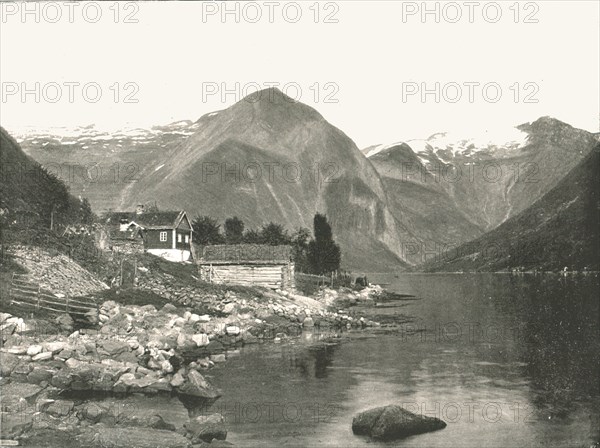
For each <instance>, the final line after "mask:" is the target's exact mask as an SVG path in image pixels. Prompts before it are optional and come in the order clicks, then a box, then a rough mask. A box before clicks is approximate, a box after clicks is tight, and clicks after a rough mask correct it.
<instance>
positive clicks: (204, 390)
mask: <svg viewBox="0 0 600 448" xmlns="http://www.w3.org/2000/svg"><path fill="white" fill-rule="evenodd" d="M177 389H178V391H179V393H181V394H183V395H192V396H194V397H200V398H209V399H212V398H218V397H220V396H221V392H220V391H219V390H218V389H216V388H215V387H214V386H213V385H211V384H210V383H209V382H208V381H206V380H205V379H204V377H203V376H202V375H200V373H198V372H197V371H195V370H191V371H190V372H189V373H188V381H187V382H186V383H184V384H183V385H182V386H179V387H178V388H177Z"/></svg>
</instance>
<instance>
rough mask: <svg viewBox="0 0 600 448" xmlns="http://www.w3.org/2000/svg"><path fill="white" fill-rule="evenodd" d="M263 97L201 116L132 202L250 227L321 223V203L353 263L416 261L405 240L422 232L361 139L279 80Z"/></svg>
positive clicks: (134, 188)
mask: <svg viewBox="0 0 600 448" xmlns="http://www.w3.org/2000/svg"><path fill="white" fill-rule="evenodd" d="M258 97H259V99H258V100H256V95H252V96H251V97H248V98H246V99H242V100H241V101H239V102H238V103H236V104H234V105H233V106H231V107H229V108H228V109H225V110H222V111H219V112H213V113H210V114H206V115H204V116H203V117H201V118H200V119H199V120H198V121H197V122H196V123H195V126H196V127H197V130H196V131H195V132H194V133H193V134H192V135H190V136H189V137H188V138H187V139H186V140H185V141H184V142H183V143H182V144H181V145H179V146H176V147H173V148H170V149H167V150H165V151H164V152H163V153H161V154H159V155H158V157H156V158H155V159H154V164H153V166H149V167H147V168H146V169H144V170H142V171H141V172H140V176H139V181H138V182H136V183H134V184H132V185H131V187H130V188H129V189H128V191H127V195H126V197H125V199H124V201H123V203H122V205H123V206H124V207H126V208H131V207H133V206H135V205H136V203H138V202H147V201H156V202H157V203H158V205H159V207H183V208H185V209H186V210H187V211H188V212H189V213H190V214H191V215H192V216H194V215H196V214H203V215H210V216H212V217H214V218H217V219H219V220H223V219H225V218H227V217H231V216H234V215H235V216H238V217H239V218H241V219H242V220H243V221H244V222H245V223H246V226H247V227H257V226H260V225H262V224H264V223H267V222H270V221H274V222H277V223H281V224H283V225H284V226H285V227H287V228H289V229H295V228H297V227H300V226H303V227H308V228H311V227H312V219H313V216H314V214H315V213H316V212H321V213H325V214H326V215H327V218H328V220H329V222H330V223H331V225H332V228H333V231H334V236H335V237H336V238H337V240H338V241H339V243H340V245H341V247H342V254H343V262H344V265H345V266H349V267H355V268H359V269H366V268H367V267H369V268H371V269H394V268H397V267H398V266H401V265H406V263H407V262H410V261H411V260H409V259H407V258H405V257H403V256H402V245H403V241H408V240H409V239H413V238H414V237H413V236H412V235H411V234H410V232H408V231H407V229H406V228H404V227H403V225H402V223H401V222H399V221H398V220H397V219H396V218H395V217H394V215H393V214H392V212H391V211H390V209H389V207H388V202H387V196H386V192H385V188H384V186H383V184H382V182H381V179H380V177H379V174H378V173H377V171H376V170H375V169H374V168H373V166H372V165H371V163H370V162H369V161H368V160H367V159H366V158H365V157H364V156H363V155H362V154H361V153H360V151H359V149H358V148H357V147H356V145H355V143H354V142H353V141H352V140H351V139H350V138H349V137H348V136H347V135H345V134H344V133H343V132H342V131H340V130H339V129H337V128H335V127H334V126H332V125H331V124H329V123H328V122H327V121H326V120H325V119H324V118H323V117H322V116H321V115H320V114H319V113H318V112H317V111H316V110H314V109H313V108H311V107H309V106H306V105H304V104H302V103H298V102H295V101H293V100H292V99H291V98H289V97H287V96H286V95H284V94H283V93H282V92H281V91H279V90H277V89H268V90H264V91H262V92H260V94H259V95H258ZM249 98H252V99H251V100H250V99H249Z"/></svg>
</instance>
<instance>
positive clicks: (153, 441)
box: [78, 427, 191, 448]
mask: <svg viewBox="0 0 600 448" xmlns="http://www.w3.org/2000/svg"><path fill="white" fill-rule="evenodd" d="M78 440H79V442H80V443H81V446H86V447H91V448H96V447H97V448H100V447H101V448H131V447H135V448H157V447H161V448H189V447H190V446H191V444H190V441H189V440H188V439H187V438H185V437H184V436H182V435H181V434H179V433H177V432H174V431H166V430H161V429H152V428H117V427H115V428H110V430H101V429H95V428H94V427H91V428H90V429H89V430H88V431H87V432H85V433H84V434H82V435H81V436H79V437H78Z"/></svg>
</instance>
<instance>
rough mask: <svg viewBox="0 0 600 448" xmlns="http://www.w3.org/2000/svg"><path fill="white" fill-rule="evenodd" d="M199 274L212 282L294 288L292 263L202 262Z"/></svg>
mask: <svg viewBox="0 0 600 448" xmlns="http://www.w3.org/2000/svg"><path fill="white" fill-rule="evenodd" d="M200 276H201V277H202V279H203V280H205V281H208V282H212V283H235V284H238V285H247V286H264V287H267V288H271V289H277V288H281V289H291V288H294V264H293V263H288V264H202V265H200Z"/></svg>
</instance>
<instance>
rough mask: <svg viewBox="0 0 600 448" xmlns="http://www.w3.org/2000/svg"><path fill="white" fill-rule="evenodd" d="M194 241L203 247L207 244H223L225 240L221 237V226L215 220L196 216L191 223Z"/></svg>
mask: <svg viewBox="0 0 600 448" xmlns="http://www.w3.org/2000/svg"><path fill="white" fill-rule="evenodd" d="M192 229H193V230H194V241H195V242H196V243H198V244H201V245H203V246H206V245H209V244H223V243H224V242H225V239H224V238H223V235H221V226H220V224H217V220H216V219H213V218H211V217H210V216H196V218H195V219H194V221H193V222H192Z"/></svg>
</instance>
